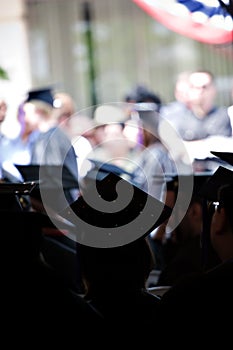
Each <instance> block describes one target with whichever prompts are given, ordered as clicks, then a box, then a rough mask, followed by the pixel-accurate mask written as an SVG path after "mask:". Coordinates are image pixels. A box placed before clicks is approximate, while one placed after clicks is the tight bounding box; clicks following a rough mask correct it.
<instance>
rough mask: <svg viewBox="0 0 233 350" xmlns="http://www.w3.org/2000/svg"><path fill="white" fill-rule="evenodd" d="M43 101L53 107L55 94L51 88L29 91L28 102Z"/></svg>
mask: <svg viewBox="0 0 233 350" xmlns="http://www.w3.org/2000/svg"><path fill="white" fill-rule="evenodd" d="M34 101H41V102H44V103H47V104H49V105H50V106H51V107H53V101H54V98H53V94H52V92H51V89H50V88H44V89H37V90H31V91H29V92H28V96H27V99H26V102H32V103H33V102H34Z"/></svg>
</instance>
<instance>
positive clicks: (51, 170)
mask: <svg viewBox="0 0 233 350" xmlns="http://www.w3.org/2000/svg"><path fill="white" fill-rule="evenodd" d="M15 167H16V168H17V169H18V170H19V172H20V174H21V175H22V177H23V179H24V180H25V181H34V182H37V183H38V184H39V183H40V185H41V186H43V187H47V188H57V186H58V184H59V185H60V183H59V181H60V179H62V185H63V187H64V189H71V188H78V187H79V183H78V179H76V178H75V177H74V176H73V174H72V173H71V172H70V171H69V169H68V168H67V167H66V166H65V165H39V164H30V165H21V164H15Z"/></svg>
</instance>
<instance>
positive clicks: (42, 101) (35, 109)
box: [24, 89, 78, 205]
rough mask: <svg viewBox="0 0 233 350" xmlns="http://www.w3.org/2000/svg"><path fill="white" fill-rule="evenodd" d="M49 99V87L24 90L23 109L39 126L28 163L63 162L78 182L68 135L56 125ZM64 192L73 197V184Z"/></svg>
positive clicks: (57, 164)
mask: <svg viewBox="0 0 233 350" xmlns="http://www.w3.org/2000/svg"><path fill="white" fill-rule="evenodd" d="M53 102H54V97H53V94H52V92H51V90H50V89H40V90H32V91H29V93H28V97H27V99H26V102H25V105H24V110H25V113H29V115H30V118H32V120H35V121H36V123H37V127H38V130H39V135H38V137H37V139H36V142H35V143H34V145H33V148H32V154H31V164H38V165H55V166H62V167H64V166H65V167H66V168H67V169H68V170H69V172H70V174H71V175H72V178H73V179H74V180H76V181H77V182H78V166H77V159H76V154H75V151H74V148H73V146H72V144H71V141H70V138H69V137H68V136H67V134H66V133H65V132H64V131H63V130H62V129H61V127H60V126H59V123H58V119H57V116H56V113H54V105H53ZM66 194H67V199H68V201H69V202H70V201H72V200H75V199H76V197H77V195H78V194H77V188H74V190H72V189H69V190H68V191H67V192H66ZM54 204H55V203H54ZM57 204H58V203H57ZM63 205H64V203H63Z"/></svg>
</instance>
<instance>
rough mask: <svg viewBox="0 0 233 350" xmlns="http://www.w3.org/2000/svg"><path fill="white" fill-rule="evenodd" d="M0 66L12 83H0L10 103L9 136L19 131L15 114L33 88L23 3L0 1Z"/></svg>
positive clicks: (21, 0) (1, 92)
mask: <svg viewBox="0 0 233 350" xmlns="http://www.w3.org/2000/svg"><path fill="white" fill-rule="evenodd" d="M0 8H1V11H0V47H1V50H0V66H1V67H2V68H4V69H5V70H6V71H7V73H8V76H9V80H8V81H5V80H0V97H4V98H5V99H6V101H7V104H8V114H7V118H6V121H5V122H4V124H3V127H2V130H3V132H5V133H6V134H8V135H9V136H14V135H15V134H16V133H17V131H18V124H17V123H16V111H17V107H18V105H19V104H20V103H21V102H22V100H23V99H24V96H25V93H26V91H27V90H28V89H29V88H30V85H31V80H30V62H29V50H28V38H27V24H26V18H27V17H26V7H25V4H24V0H10V1H5V0H0Z"/></svg>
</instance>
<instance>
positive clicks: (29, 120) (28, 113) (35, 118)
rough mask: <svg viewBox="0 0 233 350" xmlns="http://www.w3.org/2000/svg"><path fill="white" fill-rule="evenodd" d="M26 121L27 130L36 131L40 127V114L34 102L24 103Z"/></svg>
mask: <svg viewBox="0 0 233 350" xmlns="http://www.w3.org/2000/svg"><path fill="white" fill-rule="evenodd" d="M23 110H24V113H25V115H24V123H25V129H26V130H27V131H34V130H37V129H38V126H39V121H40V115H39V113H38V112H37V108H36V106H35V105H34V104H32V103H25V105H24V108H23Z"/></svg>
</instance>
